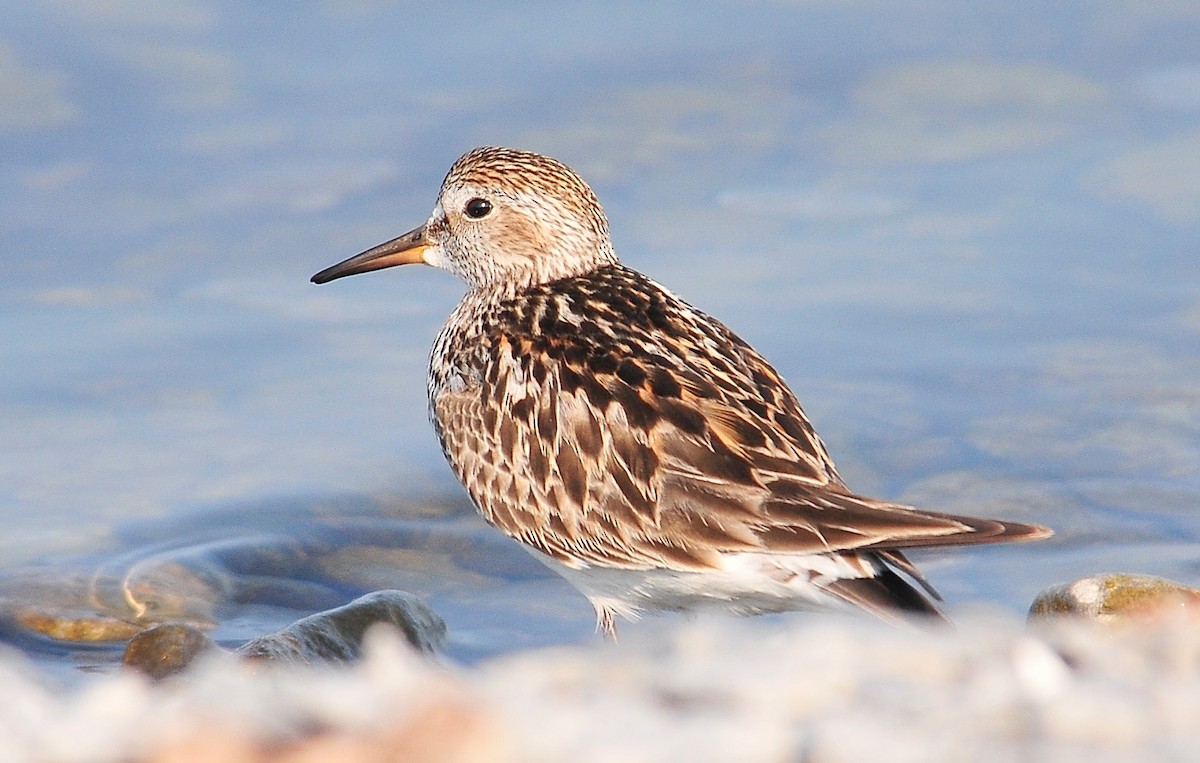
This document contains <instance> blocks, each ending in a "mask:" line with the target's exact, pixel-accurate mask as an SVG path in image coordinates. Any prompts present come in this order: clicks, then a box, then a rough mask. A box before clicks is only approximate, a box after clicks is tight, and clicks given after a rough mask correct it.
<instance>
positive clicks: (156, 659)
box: [121, 623, 220, 679]
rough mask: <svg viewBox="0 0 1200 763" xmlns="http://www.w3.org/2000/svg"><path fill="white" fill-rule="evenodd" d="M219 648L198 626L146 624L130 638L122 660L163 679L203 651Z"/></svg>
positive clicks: (127, 665) (179, 670) (185, 665)
mask: <svg viewBox="0 0 1200 763" xmlns="http://www.w3.org/2000/svg"><path fill="white" fill-rule="evenodd" d="M219 648H220V647H218V646H217V645H216V643H215V642H214V641H213V640H212V639H211V638H209V637H208V636H207V635H206V634H205V633H204V632H203V631H202V630H200V629H199V628H196V627H193V626H191V625H179V624H176V623H167V624H165V625H156V626H154V627H153V628H147V629H146V630H144V631H142V632H141V633H139V634H137V635H136V636H134V637H133V638H132V639H130V641H129V644H127V645H126V647H125V656H124V657H122V658H121V662H123V663H124V664H125V666H126V667H130V668H133V669H135V670H139V671H141V672H142V673H145V674H146V675H148V676H150V677H151V678H154V679H160V678H166V677H167V676H171V675H174V674H176V673H179V672H181V671H182V670H183V669H184V668H186V667H187V666H188V665H190V664H191V663H192V662H193V661H194V660H195V659H196V658H197V657H199V656H200V655H201V654H203V653H205V652H208V651H209V650H212V649H219Z"/></svg>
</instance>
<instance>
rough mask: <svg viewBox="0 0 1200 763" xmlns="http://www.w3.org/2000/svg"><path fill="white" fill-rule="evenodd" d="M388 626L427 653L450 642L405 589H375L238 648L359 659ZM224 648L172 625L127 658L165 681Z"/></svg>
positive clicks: (130, 648) (146, 634) (302, 660)
mask: <svg viewBox="0 0 1200 763" xmlns="http://www.w3.org/2000/svg"><path fill="white" fill-rule="evenodd" d="M381 623H384V624H387V625H390V626H392V627H393V628H394V629H395V630H397V631H398V632H399V633H400V635H401V636H403V638H404V639H405V641H407V643H408V644H409V645H410V646H412V647H413V648H414V649H416V650H417V651H418V652H421V653H424V654H432V653H434V652H437V651H439V650H440V649H441V648H442V646H443V645H444V644H445V641H446V622H445V621H444V620H442V618H441V617H440V616H438V614H437V613H436V612H434V611H433V610H432V609H430V608H429V607H428V606H426V605H425V603H424V602H422V601H421V600H420V599H418V598H417V597H416V596H414V595H413V594H411V593H407V592H405V591H375V592H374V593H369V594H367V595H366V596H361V597H359V598H357V599H355V600H354V601H352V602H350V603H349V604H347V605H345V606H344V607H338V608H337V609H331V610H328V611H326V612H318V613H317V614H315V615H310V616H309V617H305V618H302V619H300V620H297V621H296V622H294V623H292V624H291V625H289V626H287V627H286V628H283V629H282V630H279V631H276V632H275V633H271V634H269V635H266V636H259V637H258V638H255V639H252V640H250V641H247V642H246V643H245V644H243V645H242V646H241V647H239V648H238V649H237V650H236V654H237V655H238V656H239V657H242V658H244V659H248V660H269V661H273V662H284V663H289V664H302V665H319V664H322V663H340V662H353V661H355V660H357V659H358V658H359V657H361V656H362V649H363V637H364V636H365V635H366V632H367V631H368V630H369V629H370V628H371V627H372V626H374V625H378V624H381ZM214 649H217V650H219V649H220V647H219V646H217V644H216V643H215V642H214V641H213V640H212V639H211V638H209V637H208V636H207V635H205V633H204V632H203V631H201V630H200V629H199V628H195V627H193V626H190V625H181V624H176V623H170V624H166V625H157V626H155V627H153V628H148V629H146V630H144V631H142V632H141V633H139V634H137V635H136V636H134V637H133V639H131V640H130V642H129V644H128V645H127V646H126V648H125V655H124V657H123V659H122V662H123V663H124V664H125V666H126V667H129V668H133V669H135V670H138V671H141V672H142V673H145V674H146V675H148V676H150V677H151V678H155V679H159V678H166V677H167V676H170V675H174V674H176V673H179V672H181V671H183V670H184V669H185V668H187V667H188V666H189V665H191V664H192V663H193V662H194V661H195V660H196V658H198V657H200V656H201V655H202V654H205V653H206V652H209V651H211V650H214Z"/></svg>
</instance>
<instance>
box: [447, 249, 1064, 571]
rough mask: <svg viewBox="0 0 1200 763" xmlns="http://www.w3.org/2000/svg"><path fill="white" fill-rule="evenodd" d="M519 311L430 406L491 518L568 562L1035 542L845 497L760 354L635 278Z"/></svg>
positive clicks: (680, 563) (676, 564) (687, 564)
mask: <svg viewBox="0 0 1200 763" xmlns="http://www.w3.org/2000/svg"><path fill="white" fill-rule="evenodd" d="M600 278H607V279H610V281H608V282H598V280H597V279H600ZM612 279H616V282H612ZM572 288H574V289H577V290H578V292H579V293H574V292H572V291H571V289H572ZM539 299H540V300H541V301H538V300H539ZM514 312H515V313H519V314H520V318H521V320H520V321H516V320H510V321H509V322H508V323H507V324H505V325H501V326H498V327H497V330H496V331H495V332H494V338H493V340H492V346H491V347H489V348H488V351H487V352H486V353H485V355H486V357H487V358H488V360H487V364H488V365H487V368H486V370H485V372H484V373H483V374H482V377H483V380H482V387H481V389H480V390H479V391H471V392H464V393H460V394H458V395H454V394H446V395H443V397H442V400H441V401H439V402H437V403H435V405H436V406H437V410H436V411H435V413H436V414H437V418H438V419H440V420H442V421H443V422H452V421H455V417H460V418H461V419H462V420H461V421H457V423H455V424H454V425H453V426H450V427H443V428H444V429H448V430H451V434H452V436H453V432H455V431H456V432H458V433H460V434H459V435H457V436H459V437H460V439H462V438H466V439H469V440H470V441H469V442H467V441H466V440H464V441H463V442H459V443H456V444H452V445H451V447H448V450H447V453H448V454H450V453H451V451H452V450H453V449H457V450H458V451H459V455H458V456H457V461H458V463H457V464H456V468H457V469H459V476H460V477H461V478H462V479H463V482H464V483H465V484H466V485H467V487H468V489H469V490H471V492H472V496H473V497H474V498H475V500H476V503H477V504H478V505H479V506H480V509H481V510H482V511H483V513H484V515H485V517H487V518H488V519H489V520H490V521H492V522H493V523H494V524H496V525H498V526H499V527H501V529H503V530H505V532H507V533H508V534H510V535H512V536H514V537H517V538H519V539H521V540H523V541H525V542H527V543H530V544H531V545H534V546H535V547H537V548H540V549H541V550H543V551H544V552H546V553H548V554H550V555H551V556H554V557H556V558H559V559H560V560H562V561H564V562H566V563H569V564H570V563H575V564H590V563H599V564H603V565H607V566H629V567H655V566H667V567H673V568H685V569H687V568H694V569H703V568H705V567H709V566H712V565H713V564H715V563H716V560H717V558H718V557H719V555H720V554H722V553H727V552H733V551H759V552H771V553H792V554H807V553H831V552H839V551H859V550H878V551H881V552H887V551H889V550H895V549H899V548H907V547H914V546H939V545H957V544H970V543H976V542H994V541H999V540H1017V539H1022V538H1033V537H1041V536H1042V535H1045V534H1046V533H1047V531H1045V530H1044V529H1043V528H1038V527H1034V526H1031V525H1020V524H1015V523H1006V522H999V521H995V520H980V519H972V518H968V517H957V516H952V515H947V514H937V513H933V512H924V511H918V510H916V509H913V508H911V507H908V506H902V505H899V504H894V503H889V502H885V501H877V500H874V499H870V498H864V497H860V496H856V495H853V494H852V493H850V492H849V491H848V490H847V489H846V488H845V486H844V484H843V483H842V481H841V479H840V478H839V477H838V474H837V471H836V469H835V468H834V466H833V462H832V460H831V459H830V458H829V455H828V453H827V452H826V450H825V446H824V445H823V444H822V443H821V441H820V439H819V438H818V437H817V435H816V433H815V432H814V431H813V427H812V425H811V424H810V423H809V421H808V419H807V417H806V416H805V415H804V412H803V410H802V409H801V408H800V405H799V403H798V402H797V400H796V398H795V396H794V395H793V394H792V392H791V391H790V390H789V389H788V387H787V385H786V384H785V383H784V382H783V380H782V379H781V378H780V377H779V375H778V374H777V373H776V372H775V370H774V369H772V368H771V366H770V365H769V364H768V363H767V362H766V360H765V359H763V358H762V356H760V355H759V354H758V353H757V352H755V351H754V350H753V349H752V348H750V347H749V345H747V344H746V343H745V342H743V341H742V340H741V339H740V338H738V337H737V336H736V335H735V334H733V332H731V331H730V330H729V329H727V328H726V327H725V326H723V325H722V324H721V323H719V322H718V321H716V320H714V319H712V318H710V317H708V316H706V315H704V314H703V313H701V312H699V311H698V310H695V309H694V308H692V307H691V306H689V305H687V304H686V303H684V302H682V301H681V300H679V299H677V298H675V297H674V296H673V295H671V294H669V293H668V292H666V291H664V290H662V289H661V288H660V287H658V286H657V285H656V284H654V283H653V282H650V281H649V280H648V279H645V278H644V277H642V276H640V275H638V274H636V273H634V272H633V271H629V270H625V269H623V268H616V269H612V270H610V271H608V272H606V273H604V274H602V275H597V276H594V277H593V278H592V279H590V280H586V281H581V282H579V284H576V285H569V284H558V285H556V291H555V292H554V293H553V295H549V296H544V297H540V298H539V297H538V295H530V296H528V297H527V298H526V301H525V302H524V303H523V304H522V305H521V309H520V310H515V311H514ZM535 319H536V320H535ZM444 437H445V436H444ZM464 452H465V453H466V455H465V456H464V455H463V453H464ZM450 460H451V462H452V463H454V462H455V461H456V456H455V455H451V459H450ZM895 555H896V556H897V559H899V560H900V561H901V562H904V560H903V557H902V556H900V555H899V554H898V552H897V553H896V554H895ZM905 564H906V563H905ZM905 564H899V566H900V568H901V569H906V567H905ZM907 567H908V568H911V565H907Z"/></svg>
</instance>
